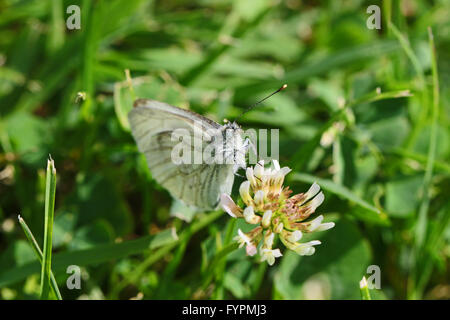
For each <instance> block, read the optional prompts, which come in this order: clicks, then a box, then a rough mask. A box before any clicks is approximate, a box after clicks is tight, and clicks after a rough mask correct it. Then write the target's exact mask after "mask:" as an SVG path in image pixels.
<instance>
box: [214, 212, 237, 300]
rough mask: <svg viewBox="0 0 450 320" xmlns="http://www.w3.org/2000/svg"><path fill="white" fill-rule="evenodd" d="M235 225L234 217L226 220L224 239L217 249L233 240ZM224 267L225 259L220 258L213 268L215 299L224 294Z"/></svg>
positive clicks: (221, 297)
mask: <svg viewBox="0 0 450 320" xmlns="http://www.w3.org/2000/svg"><path fill="white" fill-rule="evenodd" d="M235 225H236V219H231V220H230V221H229V222H228V226H227V229H226V233H225V239H224V241H223V245H222V246H221V247H220V248H218V249H222V248H223V247H227V246H228V245H229V244H230V243H231V242H232V240H233V231H234V226H235ZM225 267H226V259H222V261H221V263H220V265H219V266H218V267H217V268H216V269H215V274H216V281H215V282H216V287H215V292H214V298H215V299H218V300H220V299H223V296H224V290H223V289H224V286H223V282H224V276H225Z"/></svg>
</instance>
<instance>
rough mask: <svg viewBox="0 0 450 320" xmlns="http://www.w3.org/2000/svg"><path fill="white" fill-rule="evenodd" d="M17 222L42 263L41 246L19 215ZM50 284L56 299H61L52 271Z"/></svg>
mask: <svg viewBox="0 0 450 320" xmlns="http://www.w3.org/2000/svg"><path fill="white" fill-rule="evenodd" d="M18 219H19V224H20V226H21V227H22V230H23V232H24V233H25V236H26V237H27V239H28V242H29V243H30V244H31V247H32V248H33V250H34V253H36V257H37V258H38V260H39V262H40V263H42V251H41V248H39V244H38V243H37V241H36V239H35V238H34V236H33V233H32V232H31V230H30V228H29V227H28V225H27V224H26V223H25V220H23V219H22V217H21V216H20V215H19V217H18ZM50 281H51V283H50V285H51V287H52V290H53V294H54V295H55V296H56V297H57V298H58V300H62V296H61V293H60V292H59V288H58V284H57V283H56V279H55V276H54V275H53V272H50Z"/></svg>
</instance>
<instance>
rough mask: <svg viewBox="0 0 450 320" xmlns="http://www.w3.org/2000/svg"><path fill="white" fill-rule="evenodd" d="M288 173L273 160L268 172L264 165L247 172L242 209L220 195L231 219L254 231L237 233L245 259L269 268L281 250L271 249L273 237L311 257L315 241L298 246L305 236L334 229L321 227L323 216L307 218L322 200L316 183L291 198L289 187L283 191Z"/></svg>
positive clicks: (287, 170)
mask: <svg viewBox="0 0 450 320" xmlns="http://www.w3.org/2000/svg"><path fill="white" fill-rule="evenodd" d="M290 171H291V169H289V168H288V167H283V168H281V167H280V165H279V163H278V161H276V160H273V165H272V167H271V168H265V166H264V161H259V162H258V163H257V164H256V165H255V166H254V167H248V168H247V169H246V177H247V180H246V181H244V182H243V183H242V184H241V186H240V187H239V194H240V197H241V199H242V202H243V203H244V206H245V207H244V208H241V207H239V206H238V205H237V204H236V203H235V202H234V201H233V199H231V197H230V196H229V195H226V194H222V195H221V198H220V204H221V206H222V208H223V209H224V210H225V211H226V212H227V213H228V214H229V215H230V216H232V217H233V218H242V219H244V220H245V221H246V222H247V223H248V224H251V225H255V227H254V228H253V229H252V230H251V231H250V232H247V233H244V232H242V230H241V229H239V230H238V235H237V236H236V237H235V240H236V241H238V243H239V247H243V246H245V248H246V252H247V255H249V256H253V255H255V254H257V253H258V249H257V248H258V246H259V247H260V249H259V255H260V257H261V261H267V263H268V264H269V265H273V264H274V263H275V258H278V257H281V256H282V253H281V251H280V249H278V248H275V249H274V248H273V243H274V239H275V237H279V238H280V240H281V242H282V243H283V244H284V246H285V247H286V248H288V249H290V250H292V251H294V252H296V253H297V254H299V255H302V256H309V255H312V254H314V252H315V246H317V245H319V244H320V241H318V240H312V241H309V242H304V243H301V242H300V240H301V239H302V237H303V234H304V233H311V232H316V231H325V230H328V229H331V228H333V227H334V223H333V222H328V223H322V222H323V216H322V215H320V216H318V217H316V218H314V219H309V217H310V216H311V215H312V214H313V213H314V212H315V211H316V209H317V207H319V206H320V205H321V204H322V202H323V201H324V199H325V196H324V194H323V192H321V191H320V187H319V185H318V184H317V183H313V184H312V186H311V187H310V188H309V190H308V191H307V192H305V193H299V194H296V195H293V196H292V195H291V194H292V191H291V190H290V189H289V187H283V183H284V178H285V176H286V175H287V174H288V173H289V172H290Z"/></svg>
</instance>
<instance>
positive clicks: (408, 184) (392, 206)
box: [386, 176, 423, 218]
mask: <svg viewBox="0 0 450 320" xmlns="http://www.w3.org/2000/svg"><path fill="white" fill-rule="evenodd" d="M422 183H423V177H421V176H413V177H403V178H398V179H395V180H394V179H392V180H391V181H389V182H388V183H386V210H387V212H388V214H389V215H390V216H392V217H396V218H407V217H410V216H411V215H412V214H413V213H414V211H415V210H416V208H417V205H418V204H419V192H420V190H421V188H422Z"/></svg>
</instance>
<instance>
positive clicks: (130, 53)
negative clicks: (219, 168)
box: [0, 0, 450, 299]
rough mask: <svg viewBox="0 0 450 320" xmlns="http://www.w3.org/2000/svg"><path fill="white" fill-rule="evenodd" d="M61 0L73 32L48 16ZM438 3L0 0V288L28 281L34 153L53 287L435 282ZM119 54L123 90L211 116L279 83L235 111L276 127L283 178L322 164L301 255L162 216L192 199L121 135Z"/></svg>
mask: <svg viewBox="0 0 450 320" xmlns="http://www.w3.org/2000/svg"><path fill="white" fill-rule="evenodd" d="M71 4H77V5H79V6H80V8H81V29H80V30H67V28H66V26H65V20H66V19H67V18H68V16H69V14H67V13H66V8H67V7H68V6H69V5H71ZM370 4H378V5H380V7H381V9H382V29H381V30H369V29H368V28H367V27H366V19H367V18H368V16H369V15H368V14H367V13H366V9H367V7H368V6H369V5H370ZM449 9H450V4H449V2H448V1H445V0H435V1H414V0H402V1H383V3H381V1H363V0H348V1H343V0H342V1H312V0H311V1H307V0H304V1H302V0H286V1H272V0H252V1H242V0H197V1H184V0H179V1H176V0H165V1H147V0H110V1H100V0H97V1H91V0H85V1H66V0H39V1H37V0H28V1H26V0H0V298H2V299H35V298H38V296H39V276H38V274H39V270H40V267H39V263H38V262H37V260H36V258H35V255H34V252H33V249H32V248H31V247H30V246H29V244H28V243H27V242H26V238H25V235H24V234H23V232H22V230H21V228H20V226H19V224H18V222H17V215H18V214H21V215H22V217H23V218H24V219H25V221H27V224H28V225H29V227H30V229H31V230H32V232H33V234H34V235H35V237H36V239H37V241H38V243H39V244H41V245H42V243H43V230H44V229H43V228H44V226H43V222H44V210H43V208H44V193H45V171H44V167H45V163H46V158H47V156H48V154H49V153H51V155H52V157H53V158H54V159H55V164H56V168H57V173H58V184H57V191H56V213H55V221H54V239H53V265H52V270H53V273H54V274H55V278H56V280H57V282H58V284H59V286H60V290H61V294H62V296H63V298H64V299H76V298H90V299H103V298H122V299H128V298H131V297H136V296H137V297H142V296H143V297H144V298H145V299H153V298H159V299H178V298H180V299H188V298H195V299H209V298H215V299H221V298H265V299H318V298H319V299H322V298H323V299H353V298H355V299H359V298H360V292H359V281H360V280H361V278H362V276H363V275H366V277H368V276H370V275H367V274H366V270H367V267H368V266H369V265H378V266H380V268H381V277H382V281H381V284H382V285H381V290H372V291H373V292H371V295H372V297H373V298H378V299H405V298H432V299H436V298H446V299H448V298H450V293H449V292H450V286H449V283H448V257H449V254H450V247H449V238H450V227H449V218H450V204H449V201H448V199H449V196H450V192H449V190H450V163H449V159H450V131H449V125H450V122H449V115H450V105H449V97H450V87H449V77H450V64H449V61H450V23H449V22H450V10H449ZM389 23H392V26H391V27H389ZM428 26H430V27H431V28H432V30H433V33H434V41H435V45H436V55H437V71H438V73H437V74H438V75H439V84H440V91H439V92H440V101H439V103H438V106H437V109H433V102H434V101H435V96H433V88H435V84H433V80H432V63H433V56H432V54H431V53H430V52H431V50H430V47H429V41H428V31H427V27H428ZM125 69H129V70H130V73H131V76H132V79H133V80H132V82H133V87H134V94H135V95H136V96H138V97H146V98H153V99H157V100H161V101H165V102H167V103H170V104H174V105H177V106H180V107H184V108H190V109H191V110H193V111H196V112H198V113H201V114H204V115H206V116H208V117H210V118H211V119H214V120H216V121H218V122H222V120H223V119H224V118H228V119H233V118H234V117H236V116H238V115H239V114H240V112H242V110H243V109H244V108H245V107H247V106H249V105H251V104H252V103H254V102H255V101H257V100H258V99H259V98H261V97H263V96H264V95H265V94H267V93H270V92H271V91H273V90H275V89H277V88H278V87H280V85H281V84H283V83H287V84H288V89H287V90H285V91H283V92H282V93H280V94H278V95H276V96H274V97H272V98H271V99H269V100H268V101H267V102H265V103H264V107H261V108H259V109H257V110H255V111H252V112H251V113H248V114H246V115H245V116H244V117H243V118H242V120H241V121H240V124H241V125H242V126H243V127H244V128H280V163H281V164H282V165H288V166H290V167H291V168H293V169H294V171H295V173H293V174H291V176H288V178H290V180H288V183H289V185H290V187H291V189H293V190H294V191H296V192H303V191H305V190H306V189H307V188H308V185H309V184H310V183H311V181H313V180H317V181H321V183H320V184H321V185H322V188H323V189H324V190H325V203H324V204H323V205H322V206H321V207H320V208H319V212H320V213H325V214H326V218H327V219H332V220H334V221H336V227H335V228H334V229H331V230H330V231H328V232H325V233H323V234H322V237H323V239H322V240H323V244H322V245H321V246H319V247H318V249H317V252H316V254H315V255H314V256H312V257H300V256H297V255H295V254H294V253H292V252H285V255H284V256H283V257H282V258H280V259H279V261H278V262H277V264H276V265H275V266H273V267H267V266H266V265H265V264H259V263H258V261H256V260H255V259H253V258H249V257H246V256H245V253H244V250H234V247H233V244H232V243H231V242H230V241H231V236H234V235H235V234H236V230H237V228H245V226H242V225H240V224H239V223H237V224H236V223H235V222H234V221H232V219H230V218H229V217H228V216H227V215H226V214H223V213H220V212H215V213H202V214H198V215H196V216H195V217H194V218H193V220H192V222H191V223H187V222H185V221H183V220H181V219H178V218H175V217H174V216H173V215H174V214H176V215H177V216H181V217H184V218H185V219H191V218H192V213H190V212H180V210H181V209H179V208H178V207H177V206H176V204H174V206H172V199H171V198H170V196H169V195H168V193H167V192H166V191H165V190H164V189H162V188H161V187H159V186H158V185H157V184H156V183H155V182H154V181H153V180H152V178H151V173H150V172H149V170H148V169H147V165H146V163H145V159H144V158H143V156H142V155H140V154H139V153H138V151H137V147H136V145H135V143H134V141H133V139H132V137H131V135H130V133H129V125H128V122H127V118H126V114H127V112H128V110H129V109H130V108H131V105H132V95H131V93H130V90H129V83H128V82H127V81H126V78H125ZM407 90H409V91H407ZM380 92H381V94H380ZM436 112H438V114H437V113H436ZM437 115H438V116H437ZM327 141H328V142H327ZM321 142H322V143H321ZM433 143H436V144H435V152H432V151H433V148H431V149H430V146H432V145H433ZM430 150H431V152H430ZM433 154H434V156H433ZM431 169H432V170H431ZM239 182H240V181H239V178H237V181H236V185H237V184H238V183H239ZM171 228H174V229H171ZM175 229H176V232H177V234H178V236H176V235H175V234H174V232H173V231H172V230H175ZM177 239H178V240H177ZM71 264H77V265H80V267H82V271H83V280H82V289H81V290H68V289H67V288H66V285H65V281H66V279H67V276H68V275H67V274H66V273H65V272H66V268H67V266H68V265H71ZM139 293H141V295H140V294H139Z"/></svg>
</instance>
